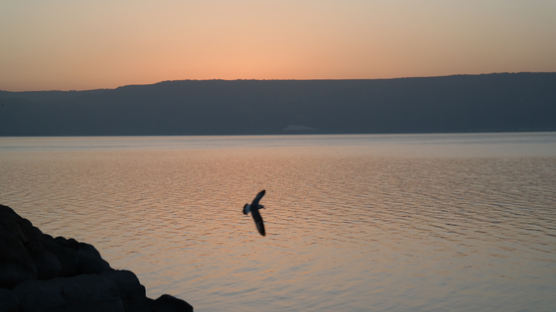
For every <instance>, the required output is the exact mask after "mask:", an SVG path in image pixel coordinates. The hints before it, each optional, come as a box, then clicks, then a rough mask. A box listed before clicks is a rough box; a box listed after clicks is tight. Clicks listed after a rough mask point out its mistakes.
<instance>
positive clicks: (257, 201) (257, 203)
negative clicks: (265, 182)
mask: <svg viewBox="0 0 556 312" xmlns="http://www.w3.org/2000/svg"><path fill="white" fill-rule="evenodd" d="M265 193H266V191H265V190H262V191H260V192H259V194H257V196H255V199H253V202H252V203H251V207H258V206H259V201H260V200H261V198H263V196H264V194H265Z"/></svg>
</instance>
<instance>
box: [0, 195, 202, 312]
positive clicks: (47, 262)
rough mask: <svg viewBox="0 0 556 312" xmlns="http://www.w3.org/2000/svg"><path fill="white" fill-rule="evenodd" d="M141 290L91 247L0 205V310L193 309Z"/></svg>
mask: <svg viewBox="0 0 556 312" xmlns="http://www.w3.org/2000/svg"><path fill="white" fill-rule="evenodd" d="M145 293H146V292H145V287H144V286H143V285H141V283H140V282H139V280H138V279H137V276H135V274H134V273H133V272H131V271H126V270H114V269H112V268H111V267H110V265H109V264H108V262H106V261H105V260H104V259H102V257H101V256H100V253H99V252H98V251H97V250H96V248H95V247H94V246H92V245H90V244H86V243H82V242H78V241H76V240H74V239H71V238H70V239H66V238H63V237H56V238H53V237H52V236H50V235H48V234H43V233H42V232H41V231H40V230H39V229H38V228H36V227H34V226H33V225H32V224H31V222H29V221H28V220H26V219H24V218H21V217H20V216H19V215H17V214H16V213H15V212H14V211H13V210H12V209H11V208H9V207H7V206H3V205H0V312H11V311H14V312H34V311H53V312H54V311H64V312H72V311H86V312H87V311H91V312H92V311H109V312H111V311H113V312H125V311H137V312H143V311H144V312H154V311H161V312H162V311H193V307H192V306H191V305H189V304H188V303H187V302H185V301H183V300H181V299H178V298H174V297H172V296H170V295H162V296H160V297H159V298H158V299H156V300H152V299H149V298H147V297H146V295H145Z"/></svg>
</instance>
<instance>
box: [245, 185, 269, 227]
mask: <svg viewBox="0 0 556 312" xmlns="http://www.w3.org/2000/svg"><path fill="white" fill-rule="evenodd" d="M265 193H266V191H265V190H262V191H260V192H259V194H257V196H255V198H254V199H253V201H252V202H251V204H245V205H244V206H243V214H248V213H249V212H251V216H252V217H253V221H255V225H256V226H257V230H258V231H259V233H261V235H262V236H265V234H266V232H265V230H264V222H263V217H262V216H261V213H260V212H259V209H261V208H264V206H263V205H259V201H260V200H261V198H263V196H264V194H265Z"/></svg>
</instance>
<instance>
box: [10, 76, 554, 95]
mask: <svg viewBox="0 0 556 312" xmlns="http://www.w3.org/2000/svg"><path fill="white" fill-rule="evenodd" d="M518 74H556V71H520V72H490V73H480V74H449V75H432V76H402V77H390V78H315V79H297V78H291V79H255V78H238V79H223V78H211V79H187V78H186V79H173V80H160V81H157V82H151V83H130V84H124V85H120V86H117V87H113V88H93V89H48V90H16V91H13V90H5V89H0V92H10V93H24V92H86V91H102V90H116V89H120V88H126V87H140V86H153V85H157V84H162V83H171V82H182V81H198V82H206V81H227V82H234V81H361V80H397V79H419V78H448V77H461V76H488V75H518Z"/></svg>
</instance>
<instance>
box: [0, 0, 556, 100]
mask: <svg viewBox="0 0 556 312" xmlns="http://www.w3.org/2000/svg"><path fill="white" fill-rule="evenodd" d="M517 71H556V1H555V0H460V1H456V0H428V1H425V0H422V1H420V0H253V1H251V0H202V1H201V0H198V1H193V0H181V1H178V0H158V1H143V0H79V1H75V0H67V1H62V0H25V1H22V0H2V1H1V2H0V89H3V90H44V89H63V90H67V89H92V88H112V87H116V86H120V85H125V84H136V83H152V82H158V81H161V80H176V79H214V78H217V79H250V78H255V79H330V78H337V79H345V78H390V77H407V76H435V75H448V74H460V73H490V72H517Z"/></svg>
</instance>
